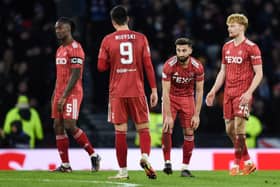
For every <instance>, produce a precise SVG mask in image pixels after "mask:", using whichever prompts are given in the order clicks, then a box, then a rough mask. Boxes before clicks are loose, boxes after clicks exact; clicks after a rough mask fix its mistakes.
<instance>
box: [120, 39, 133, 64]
mask: <svg viewBox="0 0 280 187" xmlns="http://www.w3.org/2000/svg"><path fill="white" fill-rule="evenodd" d="M120 54H121V56H123V57H121V63H122V64H132V62H133V48H132V43H130V42H121V43H120Z"/></svg>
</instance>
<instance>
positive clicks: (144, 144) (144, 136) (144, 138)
mask: <svg viewBox="0 0 280 187" xmlns="http://www.w3.org/2000/svg"><path fill="white" fill-rule="evenodd" d="M138 133H139V139H140V149H141V153H142V154H143V153H146V154H147V155H150V152H151V136H150V131H149V129H148V128H145V129H139V131H138Z"/></svg>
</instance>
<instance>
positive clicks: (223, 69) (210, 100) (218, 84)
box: [206, 64, 226, 106]
mask: <svg viewBox="0 0 280 187" xmlns="http://www.w3.org/2000/svg"><path fill="white" fill-rule="evenodd" d="M225 78H226V66H225V64H222V65H221V69H220V71H219V73H218V75H217V78H216V81H215V84H214V85H213V87H212V89H211V90H210V92H209V93H208V94H207V96H206V105H207V106H213V103H214V99H215V96H216V93H217V91H219V89H220V88H221V87H222V85H223V84H224V82H225Z"/></svg>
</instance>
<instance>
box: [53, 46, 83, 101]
mask: <svg viewBox="0 0 280 187" xmlns="http://www.w3.org/2000/svg"><path fill="white" fill-rule="evenodd" d="M84 59H85V54H84V51H83V48H82V46H81V45H80V43H78V42H77V41H73V42H72V43H71V44H69V45H67V46H63V45H61V46H60V47H59V48H58V49H57V51H56V86H55V96H56V97H60V96H61V95H62V94H63V92H64V90H65V88H66V86H67V83H68V81H69V80H70V76H71V68H81V76H80V78H79V80H78V81H77V83H76V84H75V86H74V88H73V89H72V91H71V93H70V95H71V94H72V95H78V96H81V97H82V95H83V87H82V74H83V64H84Z"/></svg>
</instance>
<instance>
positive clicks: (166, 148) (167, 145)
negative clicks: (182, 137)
mask: <svg viewBox="0 0 280 187" xmlns="http://www.w3.org/2000/svg"><path fill="white" fill-rule="evenodd" d="M175 116H176V115H175ZM164 118H165V116H163V120H164ZM175 118H176V117H175ZM175 118H173V119H175ZM173 128H174V123H173V125H172V127H170V129H168V131H167V132H162V152H163V159H164V168H163V172H164V173H166V174H167V175H170V174H172V173H173V171H172V163H171V149H172V132H173Z"/></svg>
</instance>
